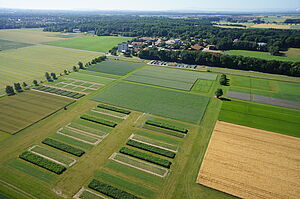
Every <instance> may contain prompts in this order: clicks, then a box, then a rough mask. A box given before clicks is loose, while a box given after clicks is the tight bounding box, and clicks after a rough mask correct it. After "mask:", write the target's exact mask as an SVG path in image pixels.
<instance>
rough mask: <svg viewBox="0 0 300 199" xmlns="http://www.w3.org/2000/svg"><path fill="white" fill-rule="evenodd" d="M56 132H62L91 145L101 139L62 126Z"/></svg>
mask: <svg viewBox="0 0 300 199" xmlns="http://www.w3.org/2000/svg"><path fill="white" fill-rule="evenodd" d="M57 133H58V134H62V135H64V136H67V137H70V138H72V139H75V140H78V141H81V142H84V143H87V144H92V145H97V144H98V143H99V142H100V141H101V139H100V138H99V137H98V138H97V137H94V136H91V135H90V134H85V133H83V132H80V131H75V130H73V129H68V128H62V129H60V130H58V131H57Z"/></svg>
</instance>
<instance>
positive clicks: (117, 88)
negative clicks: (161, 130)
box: [93, 82, 209, 123]
mask: <svg viewBox="0 0 300 199" xmlns="http://www.w3.org/2000/svg"><path fill="white" fill-rule="evenodd" d="M93 100H96V101H99V102H104V103H107V104H112V105H115V106H120V107H125V108H128V109H133V110H137V111H140V112H145V113H151V114H154V115H159V116H163V117H169V118H173V119H177V120H181V121H186V122H191V123H199V122H200V120H201V118H202V116H203V114H204V112H205V109H206V106H207V104H208V102H209V98H208V97H204V96H200V95H194V94H189V93H183V92H177V91H171V90H167V89H160V88H155V87H149V86H142V85H138V84H132V83H127V82H119V83H118V84H115V85H113V86H111V87H109V88H107V89H105V90H104V91H103V92H101V93H100V94H98V95H96V96H95V97H93ZM195 110H197V111H195Z"/></svg>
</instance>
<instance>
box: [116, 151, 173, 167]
mask: <svg viewBox="0 0 300 199" xmlns="http://www.w3.org/2000/svg"><path fill="white" fill-rule="evenodd" d="M119 152H120V153H123V154H126V155H129V156H132V157H135V158H139V159H141V160H145V161H148V162H151V163H154V164H157V165H160V166H163V167H166V168H170V166H171V164H172V163H171V162H170V161H169V160H166V159H162V158H160V157H156V156H153V155H150V154H147V153H143V152H140V151H137V150H134V149H130V148H127V147H122V148H121V149H120V151H119Z"/></svg>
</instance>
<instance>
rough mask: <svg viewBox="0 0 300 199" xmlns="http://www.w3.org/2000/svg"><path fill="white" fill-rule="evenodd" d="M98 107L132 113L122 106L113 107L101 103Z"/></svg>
mask: <svg viewBox="0 0 300 199" xmlns="http://www.w3.org/2000/svg"><path fill="white" fill-rule="evenodd" d="M98 107H99V108H104V109H107V110H111V111H115V112H119V113H124V114H127V115H128V114H130V113H131V112H130V111H127V110H124V109H120V108H116V107H113V106H107V105H104V104H99V105H98Z"/></svg>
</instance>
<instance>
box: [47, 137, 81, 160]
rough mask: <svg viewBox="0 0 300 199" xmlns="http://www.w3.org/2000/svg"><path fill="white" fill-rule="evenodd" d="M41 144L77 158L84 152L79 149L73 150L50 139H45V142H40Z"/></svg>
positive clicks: (73, 148) (71, 147)
mask: <svg viewBox="0 0 300 199" xmlns="http://www.w3.org/2000/svg"><path fill="white" fill-rule="evenodd" d="M42 143H43V144H46V145H48V146H51V147H54V148H56V149H59V150H62V151H64V152H67V153H70V154H73V155H76V156H78V157H80V156H82V155H83V154H84V153H85V152H84V151H83V150H81V149H78V148H75V147H73V146H70V145H68V144H65V143H62V142H59V141H56V140H52V139H50V138H46V139H45V140H43V141H42Z"/></svg>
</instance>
